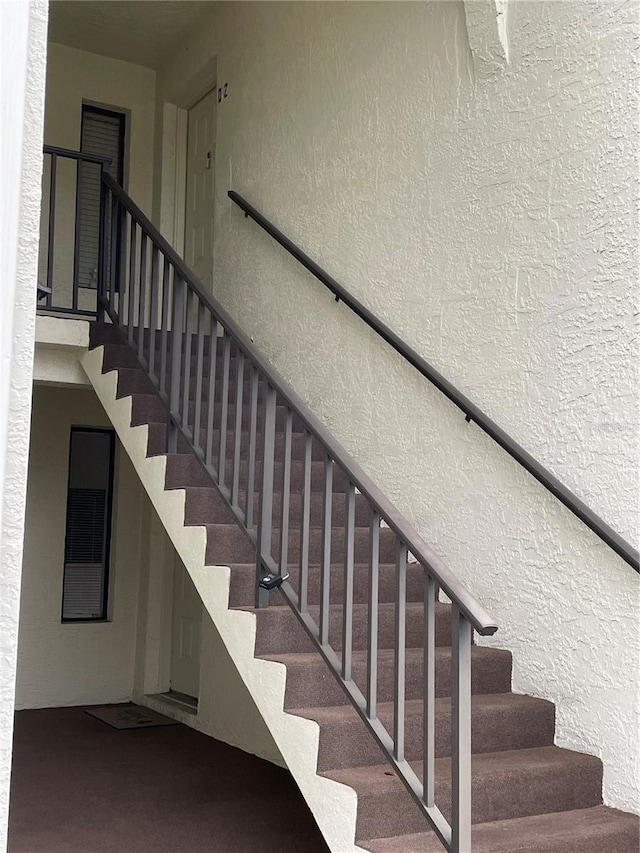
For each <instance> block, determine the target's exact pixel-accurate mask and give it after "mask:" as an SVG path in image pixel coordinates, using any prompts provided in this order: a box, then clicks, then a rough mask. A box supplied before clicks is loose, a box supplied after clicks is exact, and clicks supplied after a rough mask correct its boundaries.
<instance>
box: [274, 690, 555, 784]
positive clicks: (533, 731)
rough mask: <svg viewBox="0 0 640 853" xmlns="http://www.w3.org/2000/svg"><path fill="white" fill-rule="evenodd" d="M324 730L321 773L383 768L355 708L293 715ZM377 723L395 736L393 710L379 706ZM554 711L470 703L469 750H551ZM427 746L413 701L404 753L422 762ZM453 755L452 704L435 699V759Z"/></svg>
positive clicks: (511, 703) (541, 705) (481, 699)
mask: <svg viewBox="0 0 640 853" xmlns="http://www.w3.org/2000/svg"><path fill="white" fill-rule="evenodd" d="M289 713H291V714H297V715H298V716H300V717H305V718H306V719H308V720H315V721H316V722H317V723H318V725H319V726H320V749H319V752H318V771H327V770H338V769H345V768H348V767H361V766H366V765H369V764H373V765H375V764H380V763H381V762H382V761H384V758H383V755H382V752H381V750H380V748H379V747H378V745H377V743H376V742H375V741H374V740H373V738H372V737H371V736H370V734H369V732H368V731H367V729H366V727H365V726H364V725H363V723H362V720H361V719H360V716H359V715H358V713H357V712H356V710H355V708H353V707H352V706H351V705H338V706H337V707H334V708H300V709H297V710H296V709H291V710H290V712H289ZM378 717H379V718H380V721H381V722H382V724H383V725H384V727H385V728H386V730H387V731H388V732H389V733H392V732H393V704H392V703H391V702H382V703H380V704H379V705H378ZM554 724H555V708H554V705H553V704H552V703H551V702H546V701H544V700H543V699H534V698H533V697H531V696H521V695H518V694H517V693H496V694H492V693H489V694H484V695H483V694H477V695H475V696H474V697H473V699H472V703H471V745H472V750H473V752H474V753H480V752H502V751H505V750H513V749H528V748H531V747H536V746H551V745H553V736H554ZM422 742H423V703H422V700H421V699H412V700H410V701H409V702H407V703H406V707H405V753H406V756H407V758H408V760H409V761H413V760H420V758H421V757H422ZM450 755H451V700H450V698H448V697H441V698H439V699H436V757H437V758H443V757H446V756H450Z"/></svg>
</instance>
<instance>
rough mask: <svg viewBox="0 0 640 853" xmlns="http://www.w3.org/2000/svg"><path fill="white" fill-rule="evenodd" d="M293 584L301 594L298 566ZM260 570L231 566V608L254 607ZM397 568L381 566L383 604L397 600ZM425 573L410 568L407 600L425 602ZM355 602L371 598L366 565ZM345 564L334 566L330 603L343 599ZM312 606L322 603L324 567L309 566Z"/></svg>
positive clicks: (358, 570)
mask: <svg viewBox="0 0 640 853" xmlns="http://www.w3.org/2000/svg"><path fill="white" fill-rule="evenodd" d="M290 571H291V576H290V578H289V582H290V583H291V585H292V587H293V588H294V589H295V590H296V592H297V591H298V578H297V567H295V569H294V568H291V569H290ZM255 572H256V568H255V565H254V564H253V563H246V564H234V565H233V566H232V567H231V588H230V592H229V604H230V606H231V607H253V603H254V584H255ZM395 578H396V567H395V565H391V564H388V563H381V564H380V567H379V575H378V584H379V590H378V592H379V595H378V601H379V602H381V603H385V602H392V601H393V600H394V599H395ZM423 579H424V571H423V569H422V568H421V567H420V566H418V565H417V564H416V563H409V565H408V566H407V601H422V597H423V587H424V580H423ZM353 580H354V583H353V600H354V603H356V604H364V603H366V602H367V601H368V595H369V566H368V565H367V564H364V563H356V565H355V566H354V572H353ZM343 584H344V565H343V564H342V563H333V564H332V565H331V584H330V588H329V592H330V595H329V601H330V603H331V604H339V603H340V602H341V601H342V600H343ZM277 595H278V593H272V597H271V601H272V603H274V604H276V603H277V602H278V601H279V600H281V599H278V598H277V597H276V596H277ZM308 601H309V604H318V603H319V601H320V566H319V565H318V564H316V565H313V564H312V565H310V566H309V592H308Z"/></svg>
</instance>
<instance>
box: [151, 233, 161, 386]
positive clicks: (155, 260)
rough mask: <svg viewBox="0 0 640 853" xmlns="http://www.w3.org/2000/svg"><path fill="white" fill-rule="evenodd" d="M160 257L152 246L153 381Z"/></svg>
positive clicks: (154, 374)
mask: <svg viewBox="0 0 640 853" xmlns="http://www.w3.org/2000/svg"><path fill="white" fill-rule="evenodd" d="M159 266H160V256H159V252H158V249H157V247H156V246H155V244H152V246H151V280H150V287H151V306H150V308H149V374H150V375H151V378H152V379H155V378H156V373H155V370H156V346H157V343H158V341H157V335H156V330H157V326H158V300H159V298H160V278H159Z"/></svg>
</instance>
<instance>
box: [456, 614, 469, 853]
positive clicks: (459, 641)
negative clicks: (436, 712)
mask: <svg viewBox="0 0 640 853" xmlns="http://www.w3.org/2000/svg"><path fill="white" fill-rule="evenodd" d="M472 635H473V631H472V628H471V624H470V622H469V621H468V620H467V619H466V617H465V616H464V615H463V614H462V613H461V612H460V610H459V609H458V607H457V606H456V605H455V604H452V605H451V645H452V649H451V652H452V654H451V740H452V743H451V850H452V851H453V853H470V851H471V641H472Z"/></svg>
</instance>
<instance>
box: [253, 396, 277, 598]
mask: <svg viewBox="0 0 640 853" xmlns="http://www.w3.org/2000/svg"><path fill="white" fill-rule="evenodd" d="M275 433H276V392H275V390H274V389H273V388H272V387H271V386H270V385H269V383H268V382H266V381H265V389H264V446H263V448H262V476H261V480H262V483H261V486H260V522H259V524H258V545H257V559H256V607H266V606H267V605H268V604H269V591H268V590H266V589H263V588H262V587H261V586H260V585H259V581H260V579H261V578H262V576H263V560H264V559H266V558H267V557H270V556H271V527H272V523H273V469H274V450H275Z"/></svg>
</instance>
